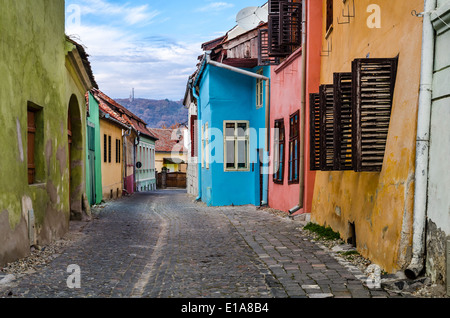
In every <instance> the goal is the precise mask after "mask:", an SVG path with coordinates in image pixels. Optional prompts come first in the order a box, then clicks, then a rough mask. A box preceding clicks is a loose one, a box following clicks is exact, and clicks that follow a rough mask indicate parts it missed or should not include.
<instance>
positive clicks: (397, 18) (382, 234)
mask: <svg viewBox="0 0 450 318" xmlns="http://www.w3.org/2000/svg"><path fill="white" fill-rule="evenodd" d="M353 1H355V17H354V18H351V19H350V23H349V24H338V23H337V18H338V17H339V21H340V22H343V21H344V20H345V19H346V18H344V17H343V16H342V10H343V9H344V4H343V2H342V1H340V0H335V1H334V20H333V21H334V22H333V31H332V32H331V33H330V36H329V37H328V41H329V42H330V47H331V49H332V51H331V52H330V53H329V56H326V57H325V56H324V57H322V62H321V84H331V83H333V73H335V72H350V71H351V62H352V61H353V60H354V59H355V58H365V57H367V55H368V54H370V58H392V57H396V56H397V55H399V65H398V72H397V82H396V87H395V93H394V103H393V109H392V115H391V125H390V130H389V136H388V140H387V146H386V154H385V158H384V163H383V169H382V171H381V173H356V172H318V173H317V177H316V184H315V191H314V199H313V208H312V215H311V219H312V221H313V222H316V223H319V224H322V225H329V226H331V227H332V228H333V229H334V230H335V231H339V232H340V233H341V236H342V237H343V238H344V239H347V238H348V237H349V235H350V234H349V233H348V231H349V222H354V223H355V227H356V238H357V247H358V251H359V252H360V253H361V254H362V255H363V256H365V257H368V258H369V259H370V260H371V261H372V262H373V263H376V264H378V265H380V266H381V267H383V268H384V270H386V271H388V272H393V271H396V270H399V269H401V268H402V267H404V265H405V264H406V262H407V261H408V257H409V252H408V250H409V246H410V244H411V237H412V209H413V195H414V182H413V181H414V165H415V163H414V160H415V135H416V120H417V108H418V92H419V80H420V62H421V55H420V52H421V44H422V19H420V18H417V17H413V16H412V15H411V11H412V10H416V11H417V12H422V11H423V0H409V1H392V0H376V1H374V0H347V1H346V4H345V7H346V10H345V12H346V13H347V12H348V8H349V9H350V13H352V11H353V9H352V4H353ZM371 4H377V5H379V7H380V9H381V11H380V13H381V28H379V29H377V28H375V29H370V28H369V27H368V26H367V23H366V22H367V19H368V17H369V16H370V15H371V13H372V12H369V13H368V12H367V9H368V6H369V5H371ZM349 5H350V6H349ZM323 8H324V12H326V10H325V8H326V0H323ZM325 16H326V15H325V14H324V20H323V31H324V32H323V34H325V33H326V30H325ZM322 47H323V50H325V49H326V48H327V47H328V44H327V40H326V39H325V35H324V36H323V44H322ZM323 54H326V53H323ZM339 214H340V216H339Z"/></svg>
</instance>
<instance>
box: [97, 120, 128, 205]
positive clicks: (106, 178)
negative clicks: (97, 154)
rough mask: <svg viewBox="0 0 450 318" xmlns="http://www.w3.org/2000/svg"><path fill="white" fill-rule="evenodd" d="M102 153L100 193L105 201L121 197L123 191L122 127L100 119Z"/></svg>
mask: <svg viewBox="0 0 450 318" xmlns="http://www.w3.org/2000/svg"><path fill="white" fill-rule="evenodd" d="M100 138H101V140H100V144H101V153H102V160H101V161H102V193H103V199H104V200H105V201H107V200H112V199H117V198H120V197H122V191H123V172H124V171H123V146H122V143H123V139H122V127H120V126H119V125H118V124H116V123H114V122H112V121H110V120H108V119H105V118H103V119H102V118H101V119H100Z"/></svg>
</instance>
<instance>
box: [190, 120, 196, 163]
mask: <svg viewBox="0 0 450 318" xmlns="http://www.w3.org/2000/svg"><path fill="white" fill-rule="evenodd" d="M189 128H190V130H191V131H190V132H191V158H194V157H197V148H196V147H197V116H195V115H192V116H191V125H190V127H189Z"/></svg>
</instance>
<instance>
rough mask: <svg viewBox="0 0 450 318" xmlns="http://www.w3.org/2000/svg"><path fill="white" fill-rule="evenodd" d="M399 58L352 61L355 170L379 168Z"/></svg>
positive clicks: (384, 145)
mask: <svg viewBox="0 0 450 318" xmlns="http://www.w3.org/2000/svg"><path fill="white" fill-rule="evenodd" d="M397 63H398V58H388V59H375V58H374V59H356V60H354V61H353V64H352V68H353V97H354V98H353V135H354V136H355V138H354V139H353V143H354V145H353V147H354V150H355V154H354V157H353V158H354V169H355V171H357V172H360V171H381V169H382V165H383V160H384V154H385V150H386V142H387V136H388V132H389V123H390V119H391V111H392V101H393V95H394V86H395V79H396V76H397Z"/></svg>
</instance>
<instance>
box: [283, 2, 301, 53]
mask: <svg viewBox="0 0 450 318" xmlns="http://www.w3.org/2000/svg"><path fill="white" fill-rule="evenodd" d="M278 35H279V40H278V43H279V44H280V48H281V50H282V52H285V53H286V54H287V55H289V54H291V53H292V52H294V50H295V49H297V48H298V47H300V46H301V39H302V4H301V3H295V2H282V3H280V32H279V34H278Z"/></svg>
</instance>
